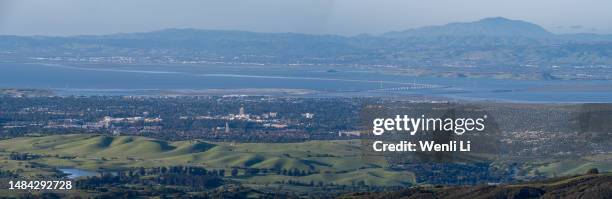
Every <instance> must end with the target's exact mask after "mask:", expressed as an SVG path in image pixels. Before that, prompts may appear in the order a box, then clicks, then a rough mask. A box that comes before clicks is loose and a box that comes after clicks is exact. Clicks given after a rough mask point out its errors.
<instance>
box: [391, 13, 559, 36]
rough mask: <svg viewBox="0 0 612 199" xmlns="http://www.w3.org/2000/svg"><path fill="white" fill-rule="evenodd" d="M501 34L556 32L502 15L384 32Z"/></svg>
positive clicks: (451, 34) (404, 34) (428, 34)
mask: <svg viewBox="0 0 612 199" xmlns="http://www.w3.org/2000/svg"><path fill="white" fill-rule="evenodd" d="M474 35H481V36H499V37H532V38H547V37H553V36H554V34H552V33H550V32H548V31H547V30H545V29H544V28H542V27H540V26H538V25H536V24H533V23H529V22H525V21H519V20H510V19H506V18H502V17H494V18H485V19H481V20H479V21H475V22H467V23H450V24H446V25H443V26H428V27H422V28H416V29H410V30H405V31H399V32H389V33H385V34H383V36H386V37H439V36H474Z"/></svg>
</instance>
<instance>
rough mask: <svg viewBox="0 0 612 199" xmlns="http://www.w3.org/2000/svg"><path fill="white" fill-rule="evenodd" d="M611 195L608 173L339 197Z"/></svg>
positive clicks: (573, 196) (610, 181)
mask: <svg viewBox="0 0 612 199" xmlns="http://www.w3.org/2000/svg"><path fill="white" fill-rule="evenodd" d="M611 195H612V174H610V173H606V174H589V175H580V176H572V177H563V178H555V179H549V180H545V181H540V182H529V183H521V184H509V185H496V186H486V185H478V186H448V187H435V188H434V187H414V188H407V189H404V190H401V191H396V192H383V193H354V194H347V195H344V196H342V197H340V198H610V196H611Z"/></svg>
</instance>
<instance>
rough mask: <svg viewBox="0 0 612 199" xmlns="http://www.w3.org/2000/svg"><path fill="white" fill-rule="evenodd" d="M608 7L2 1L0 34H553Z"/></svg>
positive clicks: (599, 19) (594, 25) (600, 21)
mask: <svg viewBox="0 0 612 199" xmlns="http://www.w3.org/2000/svg"><path fill="white" fill-rule="evenodd" d="M611 7H612V2H611V1H606V0H587V1H578V0H541V1H528V0H516V1H498V0H496V1H490V0H465V1H453V0H441V1H415V0H410V1H392V0H380V1H370V0H299V1H283V0H259V1H198V0H186V1H178V2H176V1H159V0H133V1H114V2H113V3H108V1H104V2H98V1H75V0H57V1H45V0H27V1H17V0H2V1H0V34H2V35H59V36H66V35H80V34H109V33H118V32H146V31H153V30H160V29H165V28H197V29H223V30H247V31H256V32H297V33H310V34H340V35H357V34H361V33H368V34H380V33H384V32H388V31H394V30H405V29H409V28H417V27H421V26H428V25H442V24H446V23H452V22H465V21H475V20H478V19H481V18H486V17H496V16H501V17H506V18H510V19H517V20H524V21H529V22H532V23H536V24H539V25H541V26H543V27H544V28H546V29H547V30H549V31H551V32H555V33H577V32H592V33H605V34H609V33H612V20H610V19H612V13H610V12H609V8H611ZM587 11H588V12H587Z"/></svg>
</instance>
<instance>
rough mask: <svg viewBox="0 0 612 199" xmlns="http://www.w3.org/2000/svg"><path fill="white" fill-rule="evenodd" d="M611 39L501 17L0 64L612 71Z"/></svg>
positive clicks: (0, 46)
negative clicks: (107, 61)
mask: <svg viewBox="0 0 612 199" xmlns="http://www.w3.org/2000/svg"><path fill="white" fill-rule="evenodd" d="M611 55H612V35H598V34H564V35H559V34H553V33H550V32H548V31H547V30H545V29H544V28H542V27H540V26H538V25H536V24H532V23H529V22H525V21H518V20H510V19H506V18H501V17H495V18H485V19H482V20H479V21H475V22H467V23H451V24H447V25H442V26H429V27H422V28H416V29H409V30H405V31H395V32H388V33H384V34H381V35H360V36H352V37H346V36H337V35H309V34H297V33H255V32H247V31H221V30H197V29H166V30H160V31H154V32H146V33H125V34H112V35H102V36H72V37H44V36H0V58H2V59H5V60H16V59H32V58H34V57H35V58H39V59H40V58H51V57H53V58H54V59H55V60H58V59H59V60H64V59H72V60H74V59H76V58H78V60H89V59H90V58H92V57H98V58H100V57H102V58H100V59H95V60H101V59H102V60H103V58H104V57H117V56H121V57H129V58H130V59H132V60H135V62H155V63H158V62H164V60H162V57H163V58H164V59H167V60H166V62H168V60H171V61H183V62H197V63H200V62H213V63H229V62H231V63H262V64H340V65H354V64H370V65H371V64H377V65H396V66H400V67H401V66H423V67H432V66H449V65H451V66H521V65H539V66H552V65H612V56H611Z"/></svg>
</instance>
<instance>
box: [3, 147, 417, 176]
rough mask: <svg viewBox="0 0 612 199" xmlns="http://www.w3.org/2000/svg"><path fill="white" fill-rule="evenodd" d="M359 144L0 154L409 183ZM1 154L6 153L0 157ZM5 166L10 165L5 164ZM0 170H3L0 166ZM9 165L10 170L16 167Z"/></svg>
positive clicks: (72, 163) (83, 164)
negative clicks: (365, 156) (367, 154)
mask: <svg viewBox="0 0 612 199" xmlns="http://www.w3.org/2000/svg"><path fill="white" fill-rule="evenodd" d="M360 144H361V143H360V141H355V140H353V141H351V140H348V141H309V142H303V143H265V144H262V143H208V142H202V141H178V142H167V141H162V140H156V139H151V138H145V137H136V136H117V137H112V136H101V135H56V136H44V137H21V138H14V139H10V140H3V141H0V149H3V150H4V151H5V153H9V152H20V153H31V154H40V155H43V156H44V157H42V158H38V159H34V160H30V161H28V162H34V163H40V164H43V165H48V166H50V167H75V168H81V169H87V170H98V169H118V168H122V167H141V166H142V167H157V166H172V165H196V166H204V167H206V168H211V169H226V170H229V169H231V168H233V167H239V168H260V169H264V168H265V169H280V170H282V169H286V170H293V169H297V170H300V171H307V172H309V173H313V174H311V175H307V176H301V177H295V176H283V175H276V174H274V175H266V176H255V177H250V178H248V179H241V180H245V181H246V182H254V183H259V182H264V183H273V182H278V181H283V180H288V179H290V178H291V179H293V180H299V181H302V182H305V183H308V182H310V181H315V182H317V181H325V182H334V183H336V184H347V185H349V184H351V183H354V182H355V181H357V180H363V181H365V182H366V183H367V184H372V185H407V184H412V183H414V181H415V180H414V175H413V174H412V173H409V172H397V171H390V170H388V169H386V168H387V164H386V161H384V160H383V159H376V158H374V159H372V158H368V159H367V160H364V159H363V158H362V157H361V152H360V150H359V147H360ZM5 155H6V154H5ZM6 162H7V163H5V164H6V165H8V164H9V162H12V163H10V164H15V163H13V161H9V160H7V161H6ZM3 166H4V165H3ZM17 167H18V166H13V167H11V168H17Z"/></svg>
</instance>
